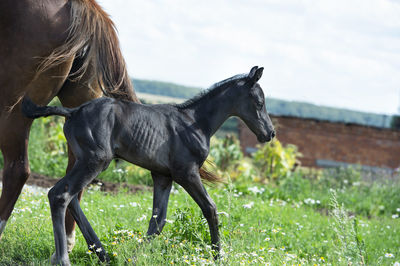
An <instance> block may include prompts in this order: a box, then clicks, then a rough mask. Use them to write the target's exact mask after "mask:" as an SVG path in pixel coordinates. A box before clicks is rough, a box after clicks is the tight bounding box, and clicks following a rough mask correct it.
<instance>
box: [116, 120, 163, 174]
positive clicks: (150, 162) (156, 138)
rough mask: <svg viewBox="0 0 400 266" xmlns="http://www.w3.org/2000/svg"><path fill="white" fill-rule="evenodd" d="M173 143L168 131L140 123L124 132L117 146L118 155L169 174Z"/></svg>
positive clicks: (152, 169) (151, 169) (139, 164)
mask: <svg viewBox="0 0 400 266" xmlns="http://www.w3.org/2000/svg"><path fill="white" fill-rule="evenodd" d="M170 147H171V143H170V141H169V139H168V138H166V132H162V131H161V130H157V129H155V128H154V127H152V126H150V125H148V124H147V125H146V126H145V127H143V126H142V127H141V126H140V124H139V125H137V126H136V127H134V128H133V129H131V130H130V131H129V132H122V134H120V135H119V137H118V142H117V144H116V148H115V154H116V156H118V157H120V158H122V159H124V160H126V161H128V162H131V163H133V164H135V165H138V166H140V167H143V168H146V169H148V170H150V171H155V172H158V173H162V174H169V153H170Z"/></svg>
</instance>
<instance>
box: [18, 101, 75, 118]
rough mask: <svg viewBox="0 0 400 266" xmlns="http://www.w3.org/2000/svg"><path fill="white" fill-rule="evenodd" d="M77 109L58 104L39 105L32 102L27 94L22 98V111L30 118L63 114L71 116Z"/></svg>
mask: <svg viewBox="0 0 400 266" xmlns="http://www.w3.org/2000/svg"><path fill="white" fill-rule="evenodd" d="M74 110H75V109H73V108H65V107H58V106H38V105H36V104H35V103H34V102H32V100H31V99H29V97H27V96H25V97H24V98H23V100H22V113H23V114H24V115H25V116H27V117H29V118H33V119H35V118H38V117H42V116H50V115H61V116H64V117H67V118H68V117H71V114H72V112H73V111H74Z"/></svg>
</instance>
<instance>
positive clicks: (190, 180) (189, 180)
mask: <svg viewBox="0 0 400 266" xmlns="http://www.w3.org/2000/svg"><path fill="white" fill-rule="evenodd" d="M197 169H198V168H197ZM174 181H176V182H177V183H178V184H179V185H181V186H182V187H183V188H184V189H185V190H186V191H187V192H188V193H189V195H190V196H191V197H192V198H193V199H194V201H195V202H196V203H197V205H199V207H200V209H201V211H202V212H203V215H204V217H205V218H206V219H207V223H208V226H209V228H210V235H211V245H212V249H213V250H214V251H215V255H214V258H215V259H217V258H218V257H219V252H220V249H221V245H220V240H219V232H218V215H217V207H216V205H215V203H214V201H213V200H212V199H211V197H210V196H209V195H208V193H207V191H206V189H205V188H204V186H203V183H202V182H201V179H200V174H199V171H198V170H191V171H188V173H187V174H186V175H185V177H182V176H177V177H175V176H174Z"/></svg>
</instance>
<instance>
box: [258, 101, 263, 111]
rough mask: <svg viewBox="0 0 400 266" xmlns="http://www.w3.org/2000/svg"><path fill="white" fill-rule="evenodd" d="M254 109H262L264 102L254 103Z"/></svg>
mask: <svg viewBox="0 0 400 266" xmlns="http://www.w3.org/2000/svg"><path fill="white" fill-rule="evenodd" d="M256 107H257V109H259V110H261V109H262V108H263V107H264V102H263V101H258V102H256Z"/></svg>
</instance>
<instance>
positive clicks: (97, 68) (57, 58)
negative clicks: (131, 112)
mask: <svg viewBox="0 0 400 266" xmlns="http://www.w3.org/2000/svg"><path fill="white" fill-rule="evenodd" d="M69 3H70V7H71V11H70V12H71V24H70V27H69V35H68V38H67V40H66V42H65V43H64V44H63V45H61V46H60V47H58V48H57V49H55V50H54V51H53V53H52V54H51V55H50V56H48V57H47V58H45V59H44V60H43V62H42V64H41V65H40V67H39V72H42V71H44V70H45V69H47V68H49V67H51V66H54V65H58V64H60V63H62V62H64V61H65V60H67V59H68V58H71V57H73V56H75V58H77V59H79V61H80V64H79V67H78V68H77V69H74V71H73V73H71V74H70V76H69V78H70V79H72V80H79V79H80V78H82V76H83V75H84V74H85V72H86V71H87V69H88V67H89V66H90V68H91V69H93V73H91V74H92V75H91V76H92V77H91V80H89V83H88V84H89V85H90V86H99V87H100V88H101V89H102V91H103V93H104V94H105V95H106V96H110V97H113V98H123V99H129V100H132V101H135V102H139V100H138V99H137V97H136V95H135V93H134V91H133V86H132V83H131V81H130V79H129V76H128V73H127V70H126V65H125V61H124V59H123V57H122V54H121V49H120V46H119V41H118V37H117V33H116V30H115V26H114V23H113V22H112V21H111V19H110V17H109V16H108V14H107V13H106V12H104V10H103V9H102V8H101V7H100V6H99V5H98V4H97V3H96V1H95V0H70V1H69Z"/></svg>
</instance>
